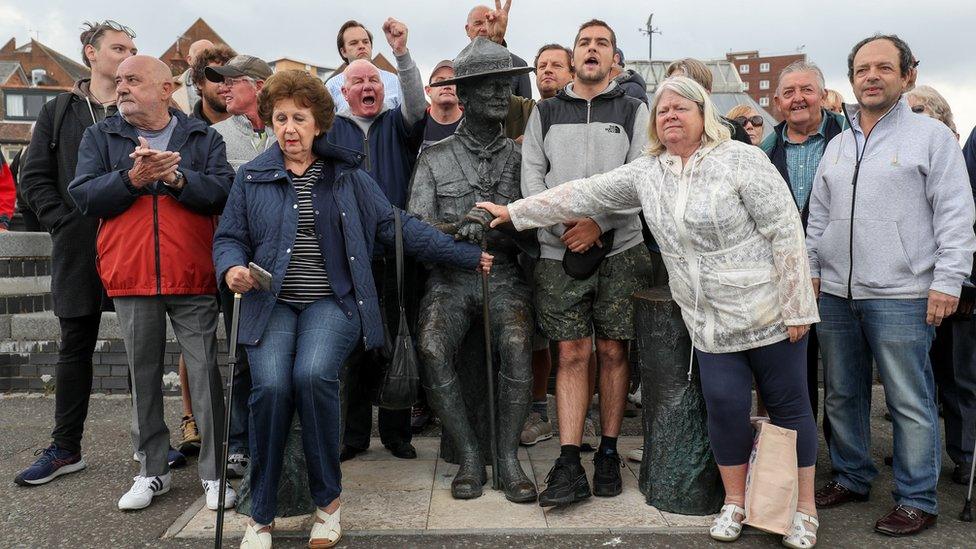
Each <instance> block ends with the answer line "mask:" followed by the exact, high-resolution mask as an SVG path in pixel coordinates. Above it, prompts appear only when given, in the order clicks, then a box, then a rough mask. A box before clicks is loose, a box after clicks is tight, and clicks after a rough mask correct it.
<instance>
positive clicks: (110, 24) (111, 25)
mask: <svg viewBox="0 0 976 549" xmlns="http://www.w3.org/2000/svg"><path fill="white" fill-rule="evenodd" d="M92 30H93V31H94V32H92V33H91V36H89V37H88V40H87V41H86V42H85V45H86V46H89V45H91V44H92V42H94V41H95V39H96V38H98V37H99V36H101V35H102V33H103V32H105V31H107V30H113V31H115V32H124V33H125V34H127V35H129V38H135V37H136V31H134V30H132V29H131V28H130V27H127V26H125V25H123V24H122V23H119V22H118V21H116V20H114V19H106V20H104V21H102V22H101V23H99V24H97V25H95V27H94V28H92Z"/></svg>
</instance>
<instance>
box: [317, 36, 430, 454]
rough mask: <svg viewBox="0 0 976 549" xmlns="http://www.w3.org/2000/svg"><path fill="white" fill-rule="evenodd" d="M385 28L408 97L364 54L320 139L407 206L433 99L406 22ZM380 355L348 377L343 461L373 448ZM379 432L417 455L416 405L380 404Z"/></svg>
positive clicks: (385, 280)
mask: <svg viewBox="0 0 976 549" xmlns="http://www.w3.org/2000/svg"><path fill="white" fill-rule="evenodd" d="M383 33H384V34H385V35H386V40H387V42H388V43H389V44H390V47H391V48H392V49H393V54H394V56H395V57H396V61H397V71H398V77H399V79H400V88H401V93H402V94H403V95H402V103H401V104H400V105H399V106H397V107H394V108H392V109H390V108H389V107H388V106H387V105H386V103H385V101H384V99H385V88H384V86H383V80H382V79H381V77H380V73H379V70H378V69H377V68H376V67H375V66H373V64H372V63H370V62H369V61H366V60H364V59H359V60H356V61H353V62H352V63H350V64H349V66H348V67H346V70H345V72H344V73H343V74H344V75H345V81H344V82H343V84H342V95H343V97H344V98H345V99H346V102H347V104H348V106H347V107H345V108H343V109H342V110H340V111H339V112H338V113H337V114H336V118H335V122H334V123H333V126H332V129H330V130H329V132H328V133H327V134H326V135H325V136H324V137H323V138H320V139H319V141H318V142H317V143H316V145H315V146H316V149H315V152H316V154H320V155H321V154H322V153H324V152H325V151H326V150H327V146H328V144H334V145H339V146H341V147H345V148H347V149H351V150H354V151H356V152H360V153H362V154H363V156H364V158H363V163H362V167H363V169H364V170H365V171H366V173H368V174H369V175H370V176H372V178H373V179H374V180H375V181H376V183H377V184H379V186H380V189H382V190H383V194H385V195H386V197H387V199H389V201H390V203H391V204H393V205H394V206H396V207H398V208H404V207H405V206H406V202H407V187H408V185H409V183H410V174H411V173H412V172H413V165H414V161H415V159H416V158H417V145H416V144H415V143H413V141H412V140H411V136H412V134H411V130H412V128H413V127H414V126H415V125H416V123H417V122H418V121H419V120H420V119H421V118H423V116H424V112H425V111H426V109H427V101H426V100H425V99H424V84H423V79H422V78H421V76H420V70H419V69H418V68H417V65H416V64H415V63H414V61H413V59H412V58H411V57H410V52H409V51H408V50H407V34H408V30H407V27H406V25H404V24H403V23H401V22H400V21H397V20H396V19H393V18H389V19H387V20H386V22H385V23H383ZM387 251H389V252H392V250H385V249H384V248H383V247H382V246H380V247H377V251H376V253H374V257H373V278H374V279H375V280H376V286H377V289H376V292H377V295H379V296H381V301H383V306H384V307H388V306H392V305H394V304H395V302H396V300H395V296H392V295H389V296H388V295H387V294H388V293H389V292H390V291H393V290H394V289H395V286H394V285H393V284H391V283H390V282H392V280H391V277H392V275H393V274H394V272H395V270H394V269H393V266H394V263H393V261H392V258H388V257H387V256H386V255H385V254H386V252H387ZM387 266H389V268H387ZM407 293H409V291H408V292H407ZM384 297H386V298H388V299H383V298H384ZM387 317H388V318H391V319H392V320H395V319H396V318H397V315H396V313H395V312H390V311H388V314H387ZM374 359H376V357H375V356H373V355H371V354H359V355H357V356H354V357H353V358H352V359H351V360H350V363H351V364H350V366H349V368H348V370H347V371H348V375H349V377H348V378H347V379H346V386H347V387H348V391H349V393H348V396H347V400H348V403H349V408H348V412H347V415H346V427H345V436H344V438H343V448H342V452H341V459H342V460H343V461H345V460H347V459H351V458H353V457H355V456H356V455H358V454H360V453H362V452H365V451H366V450H367V449H368V448H369V437H370V431H371V425H372V409H371V406H370V399H369V390H368V389H369V385H370V381H371V380H370V379H368V377H369V374H368V372H370V371H375V370H372V369H371V368H370V367H369V366H370V365H371V364H370V361H372V360H374ZM379 431H380V440H381V441H382V443H383V445H384V446H385V447H386V448H387V449H388V450H390V452H392V453H393V455H394V456H396V457H398V458H401V459H413V458H416V457H417V452H416V450H415V449H414V448H413V446H412V445H411V444H410V440H411V432H410V410H386V409H380V412H379Z"/></svg>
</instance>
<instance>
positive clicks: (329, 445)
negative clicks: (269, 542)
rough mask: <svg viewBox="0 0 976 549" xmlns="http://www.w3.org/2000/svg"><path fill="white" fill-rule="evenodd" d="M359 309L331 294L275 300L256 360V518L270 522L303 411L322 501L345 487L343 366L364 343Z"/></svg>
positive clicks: (255, 348)
mask: <svg viewBox="0 0 976 549" xmlns="http://www.w3.org/2000/svg"><path fill="white" fill-rule="evenodd" d="M359 322H360V321H359V314H358V313H354V314H353V315H352V316H351V317H347V316H346V315H345V313H343V312H342V309H340V308H339V305H338V304H337V303H336V302H335V299H334V298H332V297H325V298H322V299H320V300H318V301H316V302H314V303H311V304H308V305H293V304H286V303H283V302H280V301H279V302H278V303H276V304H275V306H274V309H273V310H272V311H271V319H270V320H269V321H268V326H267V328H265V330H264V334H263V335H262V337H261V341H260V342H259V343H258V344H257V345H249V346H247V354H248V358H249V359H250V364H251V383H252V388H251V399H250V411H251V418H250V419H251V423H250V427H251V429H250V450H251V465H250V467H251V494H252V503H251V518H253V519H254V520H255V522H257V523H258V524H271V521H272V520H274V517H275V514H276V513H277V510H278V482H279V480H280V479H281V468H282V464H283V460H284V452H285V441H286V440H287V438H288V432H289V430H290V428H291V421H292V416H293V415H294V413H295V410H298V418H299V419H300V420H301V424H302V447H303V449H304V450H305V462H306V464H307V466H308V486H309V489H310V491H311V492H312V500H313V501H314V502H315V505H317V506H319V507H325V506H327V505H328V504H329V503H331V502H332V500H334V499H335V498H337V497H339V493H340V492H341V491H342V485H341V480H342V476H341V473H340V471H339V429H340V423H341V417H340V414H341V408H340V404H339V369H340V367H341V366H342V364H343V363H344V362H345V361H346V359H347V358H348V357H349V354H350V353H352V351H353V349H354V348H355V347H356V344H357V343H358V342H359V334H360V332H361V329H360V323H359Z"/></svg>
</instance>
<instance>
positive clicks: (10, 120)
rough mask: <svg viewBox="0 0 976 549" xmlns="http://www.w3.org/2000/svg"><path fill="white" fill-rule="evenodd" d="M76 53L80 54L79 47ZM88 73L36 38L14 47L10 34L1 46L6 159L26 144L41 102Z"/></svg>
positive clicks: (0, 119)
mask: <svg viewBox="0 0 976 549" xmlns="http://www.w3.org/2000/svg"><path fill="white" fill-rule="evenodd" d="M76 55H77V56H78V57H79V58H80V57H81V48H80V47H79V49H78V51H77V52H76ZM89 74H90V72H89V70H88V67H85V66H84V65H82V64H81V63H78V62H77V61H74V60H72V59H71V58H69V57H68V56H66V55H63V54H61V53H58V52H56V51H54V50H53V49H51V48H49V47H47V46H45V45H44V44H41V43H40V42H38V41H37V40H31V41H30V42H27V43H26V44H23V45H21V46H20V47H17V44H16V42H15V40H14V39H13V38H11V39H10V40H9V41H7V43H6V44H4V45H3V46H2V47H0V152H2V153H3V155H4V156H5V157H6V158H7V160H8V161H9V160H10V159H11V158H12V157H13V155H15V154H16V153H17V151H19V150H20V149H21V148H23V147H24V145H26V144H27V142H28V140H29V135H30V126H31V123H33V122H34V120H36V119H37V115H38V113H39V112H40V110H41V107H42V106H44V103H46V102H47V101H50V100H51V99H53V98H54V97H55V96H56V95H57V94H58V93H60V92H62V91H68V90H70V89H71V88H72V86H74V83H75V81H76V80H79V79H81V78H86V77H87V76H88V75H89Z"/></svg>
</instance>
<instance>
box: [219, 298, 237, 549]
mask: <svg viewBox="0 0 976 549" xmlns="http://www.w3.org/2000/svg"><path fill="white" fill-rule="evenodd" d="M240 312H241V294H239V293H236V292H235V293H234V308H233V312H232V313H231V317H230V333H229V334H227V366H228V369H229V370H230V371H229V372H228V376H227V409H225V410H224V433H223V435H224V445H223V447H222V448H221V451H220V456H221V457H220V495H219V496H218V499H217V527H216V529H215V530H214V547H215V548H216V549H220V545H221V543H222V542H223V538H224V498H225V496H226V495H227V494H226V493H227V453H228V452H227V450H228V448H227V447H228V445H229V444H230V442H229V439H230V411H231V409H233V407H234V370H236V369H237V327H238V326H237V323H238V322H239V321H240V319H239V318H238V317H239V316H240V315H239V313H240ZM224 314H226V311H225V312H224Z"/></svg>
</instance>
